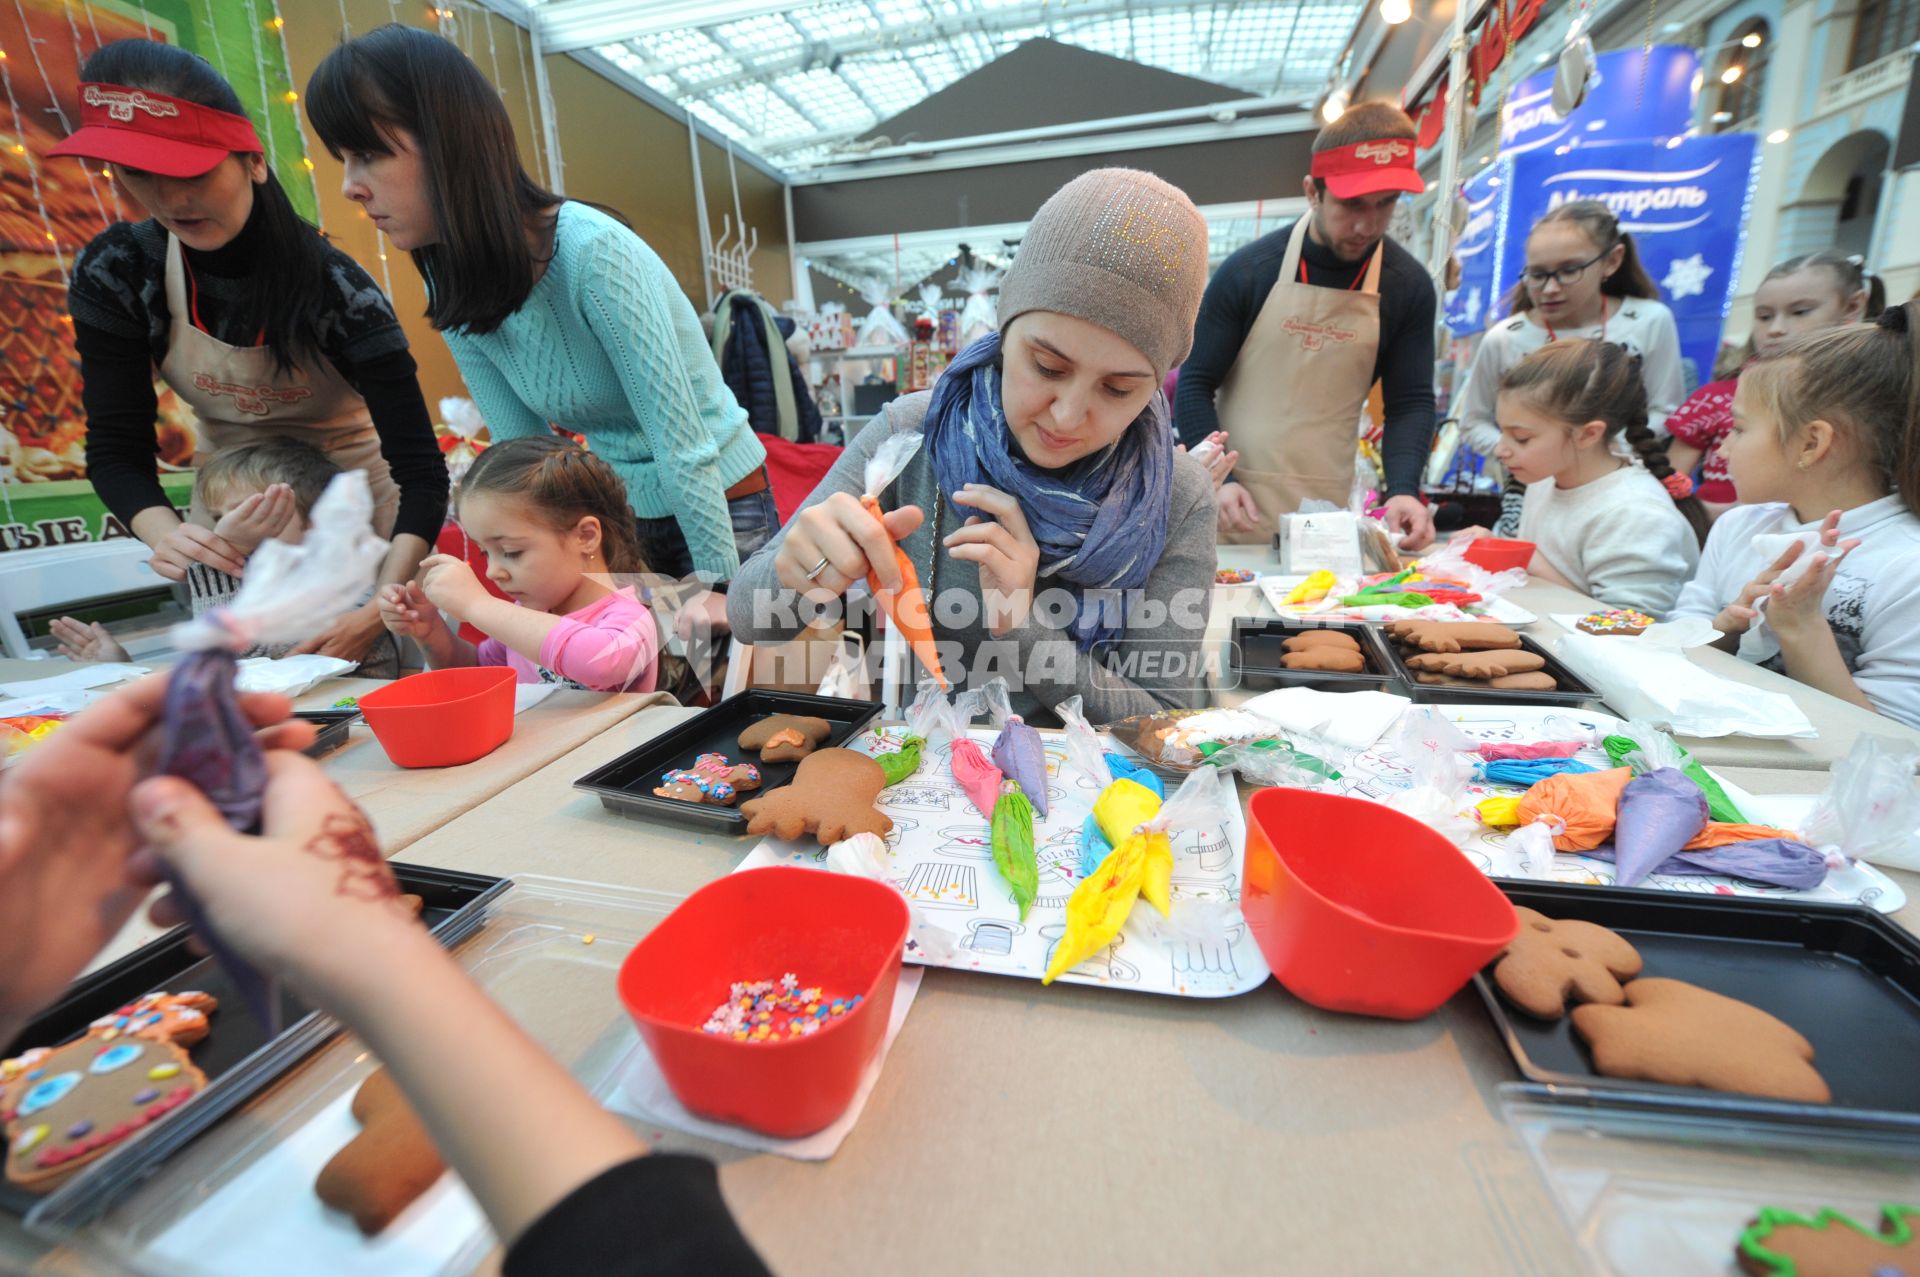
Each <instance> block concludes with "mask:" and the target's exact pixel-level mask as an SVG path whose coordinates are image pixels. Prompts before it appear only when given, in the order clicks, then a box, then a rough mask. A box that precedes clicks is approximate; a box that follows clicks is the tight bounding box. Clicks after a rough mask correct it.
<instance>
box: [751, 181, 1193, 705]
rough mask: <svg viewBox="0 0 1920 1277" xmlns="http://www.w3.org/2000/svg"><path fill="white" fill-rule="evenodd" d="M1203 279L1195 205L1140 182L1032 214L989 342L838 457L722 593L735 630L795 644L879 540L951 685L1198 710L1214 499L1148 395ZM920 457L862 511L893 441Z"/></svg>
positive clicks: (1188, 329)
mask: <svg viewBox="0 0 1920 1277" xmlns="http://www.w3.org/2000/svg"><path fill="white" fill-rule="evenodd" d="M1206 280H1207V228H1206V223H1205V221H1204V220H1203V219H1202V218H1201V216H1200V213H1199V211H1198V210H1197V209H1195V208H1194V206H1193V201H1191V200H1189V199H1188V198H1187V197H1186V195H1185V194H1184V193H1183V192H1181V191H1180V190H1178V189H1177V188H1175V187H1173V186H1170V185H1168V184H1167V183H1166V182H1163V181H1161V180H1160V179H1159V178H1157V177H1155V176H1153V175H1152V174H1151V173H1142V172H1137V171H1134V170H1131V169H1097V170H1095V171H1093V172H1090V173H1085V174H1082V175H1081V176H1080V177H1077V178H1075V179H1074V180H1073V181H1071V182H1069V183H1067V185H1065V186H1064V187H1062V188H1061V189H1060V190H1059V191H1057V192H1055V194H1054V195H1053V196H1052V198H1050V199H1049V200H1047V202H1046V203H1045V204H1044V205H1042V206H1041V208H1040V211H1039V212H1038V213H1036V214H1035V215H1034V218H1033V221H1032V222H1031V224H1030V225H1029V227H1028V230H1027V234H1026V237H1025V239H1024V240H1022V242H1021V245H1020V248H1019V250H1018V252H1017V253H1016V255H1015V257H1014V261H1013V265H1012V267H1011V268H1010V269H1009V270H1008V272H1007V276H1006V280H1005V281H1004V282H1003V283H1002V284H1001V287H1000V331H999V332H998V333H993V334H989V335H988V336H986V337H983V338H981V339H980V340H979V341H977V342H975V343H974V344H973V345H972V346H969V347H968V348H967V349H966V350H964V351H962V352H961V353H960V355H959V356H958V357H957V358H956V359H955V360H954V362H953V363H952V364H951V365H949V366H948V367H947V369H946V371H945V372H943V373H942V374H941V377H940V380H939V381H938V382H937V383H936V384H935V385H934V387H933V389H932V390H931V391H927V392H923V393H920V394H914V395H908V396H906V397H904V398H901V399H896V400H894V401H893V402H892V403H890V404H889V405H887V409H886V411H885V412H883V413H882V414H881V415H880V417H879V418H878V419H877V420H876V421H874V422H873V423H872V424H870V425H869V426H868V427H867V428H866V429H865V430H863V431H861V433H860V434H859V435H858V436H857V437H856V438H855V440H854V442H853V443H852V445H850V446H849V447H848V449H847V451H846V453H845V454H844V455H843V456H842V457H841V458H840V460H839V462H837V463H836V464H835V466H834V468H833V470H832V471H831V472H830V473H829V474H828V475H827V477H826V478H825V479H824V480H822V481H821V484H820V486H819V487H818V488H816V489H815V490H814V492H813V493H812V495H810V496H809V497H808V498H807V501H806V504H805V505H804V506H802V507H801V509H800V511H799V512H798V513H797V514H796V515H795V516H794V517H793V519H792V520H791V521H790V522H789V523H788V524H787V526H786V528H785V529H784V530H783V531H782V532H781V534H780V535H779V536H778V537H777V538H776V539H775V540H774V541H772V542H770V543H769V544H768V545H767V546H765V547H764V548H763V549H762V550H761V551H760V552H759V553H758V554H756V555H754V557H753V558H752V560H750V561H749V562H748V563H747V564H746V565H745V566H744V567H743V568H742V569H741V571H740V575H739V576H738V577H737V578H735V581H734V585H733V588H732V590H731V591H729V594H728V619H729V621H730V622H731V623H732V626H733V632H734V633H735V635H737V636H738V637H740V638H741V639H742V640H744V641H746V642H750V643H763V642H777V641H780V640H782V639H786V638H791V637H793V635H795V634H796V633H798V632H799V630H800V628H801V627H802V626H803V625H804V624H805V623H806V621H807V620H808V619H810V618H809V617H808V616H806V615H805V614H804V613H805V609H804V608H796V604H797V602H798V599H797V597H796V596H800V595H804V596H805V598H806V599H807V600H808V601H809V602H810V603H812V604H814V605H816V606H817V605H820V604H823V603H826V602H828V601H831V600H835V599H838V598H839V597H841V596H843V595H845V594H846V592H847V591H848V590H849V589H850V588H852V586H853V585H854V584H855V583H856V582H863V581H865V580H866V578H867V574H868V572H869V571H873V572H874V573H876V575H877V577H878V580H879V583H880V585H881V587H882V588H883V589H893V588H897V587H898V585H899V584H900V582H899V572H898V569H897V568H896V566H895V558H894V553H893V547H894V543H895V542H896V541H897V542H898V543H899V545H900V547H901V548H902V549H904V550H905V551H906V553H907V556H908V557H909V559H910V560H911V561H912V563H913V565H914V568H915V570H916V572H917V573H918V574H919V578H920V583H921V585H922V586H923V587H925V588H926V590H927V594H928V600H929V603H930V604H931V615H932V620H933V629H934V637H935V639H936V641H937V643H938V644H939V647H940V660H941V665H942V667H943V669H944V671H945V673H946V674H947V676H948V677H949V678H951V679H952V681H953V682H954V683H955V684H956V685H960V686H964V685H967V684H968V683H979V682H982V681H985V680H986V679H989V678H992V677H994V676H996V675H998V676H1004V677H1005V678H1006V679H1007V680H1008V682H1009V684H1011V685H1012V688H1013V691H1014V701H1015V709H1016V710H1020V711H1022V712H1028V711H1031V709H1032V708H1033V707H1034V706H1035V705H1043V706H1047V707H1051V706H1053V705H1056V704H1058V703H1059V702H1060V701H1062V700H1065V699H1066V698H1067V697H1069V696H1074V695H1079V696H1081V697H1082V698H1083V700H1084V704H1085V709H1086V712H1087V714H1088V716H1089V717H1090V718H1092V719H1093V720H1094V721H1095V722H1103V721H1108V720H1111V719H1115V718H1120V717H1123V716H1125V715H1128V714H1137V713H1151V712H1154V711H1156V710H1160V709H1164V708H1167V707H1171V706H1182V705H1190V704H1193V703H1195V702H1196V701H1197V700H1198V698H1199V696H1200V694H1201V692H1202V690H1203V689H1204V687H1205V685H1206V682H1205V672H1204V670H1203V669H1202V668H1201V664H1200V658H1201V655H1202V650H1201V639H1202V636H1203V635H1204V633H1205V630H1206V625H1207V614H1208V610H1209V608H1210V607H1211V602H1212V584H1213V572H1214V527H1215V516H1214V510H1213V489H1212V483H1211V481H1210V479H1209V477H1208V475H1207V472H1206V471H1205V469H1204V468H1203V467H1202V466H1201V465H1200V464H1199V463H1198V462H1195V461H1193V460H1192V459H1191V458H1189V457H1187V456H1186V455H1185V454H1184V453H1177V452H1176V451H1175V448H1174V439H1173V433H1172V430H1171V429H1170V427H1169V423H1168V419H1167V408H1166V402H1165V400H1164V398H1163V397H1162V396H1161V395H1160V383H1161V381H1162V380H1163V379H1164V378H1165V377H1166V375H1167V372H1168V371H1169V370H1170V369H1172V368H1173V367H1175V366H1176V365H1178V364H1179V363H1180V361H1181V360H1182V359H1184V358H1185V357H1186V355H1187V351H1188V349H1189V347H1190V346H1191V345H1192V341H1193V320H1194V315H1195V313H1196V312H1197V311H1198V310H1199V306H1200V295H1201V292H1202V291H1203V290H1204V289H1205V287H1206ZM914 432H920V433H922V434H923V435H924V442H923V443H922V444H921V446H920V447H919V449H918V450H917V451H916V452H915V453H914V455H913V456H912V458H911V460H909V461H908V462H907V465H906V469H905V470H904V471H903V472H902V473H901V474H900V475H899V476H898V478H896V479H895V480H894V481H893V482H892V483H891V484H890V485H888V486H887V488H886V489H885V490H884V491H883V492H881V493H880V504H881V507H882V509H884V510H885V511H887V513H886V515H885V516H884V518H883V519H876V518H874V517H873V516H872V515H871V514H869V513H868V512H867V511H866V510H865V509H864V508H863V507H862V506H861V504H860V501H859V497H860V494H861V493H862V492H863V491H864V490H865V488H866V480H865V474H866V470H867V463H868V462H869V461H871V460H872V459H873V457H874V454H875V452H876V451H877V450H878V449H879V447H880V446H881V444H882V443H883V442H884V441H886V440H887V439H889V438H892V437H895V436H899V435H903V434H911V433H914Z"/></svg>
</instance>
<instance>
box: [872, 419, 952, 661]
mask: <svg viewBox="0 0 1920 1277" xmlns="http://www.w3.org/2000/svg"><path fill="white" fill-rule="evenodd" d="M921 440H922V436H921V434H920V433H919V432H918V431H914V432H912V433H909V434H899V435H894V436H892V437H891V438H889V439H888V440H887V441H886V442H885V443H883V444H881V445H880V446H879V447H878V448H876V449H874V453H873V459H872V460H870V461H868V462H867V470H866V484H867V486H866V491H865V492H863V493H862V494H861V496H860V504H861V506H862V507H864V508H865V510H866V511H867V513H868V514H871V515H872V516H873V518H874V521H875V522H876V523H880V524H881V526H882V527H883V528H884V527H885V523H884V521H883V520H882V519H881V517H880V516H881V515H882V514H883V513H884V511H882V510H881V509H880V494H881V493H882V492H884V491H885V490H886V487H887V485H888V484H890V483H892V482H893V481H894V480H895V479H897V478H899V477H900V472H901V471H902V470H904V469H906V468H907V462H909V461H911V460H912V459H913V454H914V453H916V452H918V451H919V450H920V444H921ZM893 557H894V563H895V566H897V567H898V568H899V570H900V592H899V593H898V594H895V593H893V592H892V591H890V590H883V589H881V588H880V576H879V574H878V573H877V572H868V573H867V588H869V589H871V590H872V591H873V597H874V599H875V600H876V601H878V602H879V604H880V607H881V608H882V610H884V611H885V612H886V614H887V616H888V618H889V619H890V620H892V622H893V623H894V625H895V626H897V627H898V628H899V630H900V633H901V635H902V636H903V637H904V638H905V639H906V640H907V645H908V646H909V647H911V648H912V649H913V654H914V655H915V656H917V657H919V658H920V663H921V664H922V665H924V666H926V667H927V673H929V674H931V675H932V676H933V679H934V681H935V682H936V683H938V684H939V685H940V687H941V689H942V690H943V691H944V690H946V688H947V687H948V686H949V684H948V683H947V676H946V675H945V674H943V673H941V671H940V652H939V649H938V648H937V647H936V646H935V645H934V641H933V618H932V615H931V614H930V613H929V612H928V610H927V592H926V591H925V590H923V589H922V588H920V574H919V573H918V572H915V571H914V569H913V560H912V559H909V558H908V557H907V553H906V551H905V550H902V549H901V548H900V546H899V543H898V542H896V543H895V544H894V547H893Z"/></svg>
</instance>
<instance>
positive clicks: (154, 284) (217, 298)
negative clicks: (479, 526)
mask: <svg viewBox="0 0 1920 1277" xmlns="http://www.w3.org/2000/svg"><path fill="white" fill-rule="evenodd" d="M80 75H81V80H82V83H81V85H80V114H81V127H80V128H79V129H78V130H76V131H75V132H74V134H73V135H72V136H71V137H69V138H67V139H66V140H65V141H64V142H61V143H60V144H59V145H58V146H56V147H54V148H53V150H52V152H51V153H52V154H54V155H73V156H83V157H86V158H88V159H93V160H100V161H103V162H105V163H106V164H107V165H109V166H110V167H111V169H112V172H113V177H114V180H115V181H116V182H117V183H119V185H120V187H121V189H123V190H124V191H125V192H126V193H127V194H128V195H130V196H132V197H133V199H134V200H136V201H138V203H139V204H140V206H141V207H143V208H145V209H146V211H147V213H148V214H149V217H148V219H147V220H146V221H143V222H119V223H116V224H114V225H112V226H109V227H107V229H106V230H104V231H102V232H101V233H100V234H99V235H97V236H96V237H94V240H93V242H92V243H90V244H88V245H87V247H86V248H85V249H84V250H83V251H82V252H81V254H80V256H79V259H78V261H77V262H76V263H75V268H74V272H73V276H72V281H71V284H70V285H69V288H68V305H69V308H70V309H71V311H72V314H73V327H74V340H75V344H76V345H77V346H78V348H79V351H80V371H81V375H82V376H83V378H84V379H85V386H84V389H83V396H84V400H85V403H86V409H87V471H88V477H89V478H90V479H91V480H92V482H93V485H94V490H95V491H96V492H97V493H98V494H99V495H100V499H101V500H102V501H103V502H105V503H106V505H107V508H108V509H110V510H111V511H113V513H114V514H115V515H117V516H118V517H119V518H120V520H121V522H123V523H125V524H126V525H127V526H128V527H129V528H130V529H132V531H133V533H134V534H135V535H136V536H138V537H139V538H140V539H141V540H142V541H145V542H146V543H147V544H148V545H149V546H151V547H152V548H153V558H152V560H151V562H152V564H153V568H154V570H155V571H156V572H159V573H160V574H161V575H162V576H164V577H167V578H168V579H170V580H175V581H178V580H183V579H185V578H186V576H187V574H188V571H189V569H190V568H191V569H195V570H204V569H212V570H215V571H219V572H226V573H232V574H238V572H239V571H240V568H241V565H242V563H243V562H244V560H245V558H246V553H245V548H244V547H241V546H236V545H234V544H233V543H231V542H229V541H228V540H227V539H226V538H223V537H221V536H218V535H216V534H215V533H214V532H213V531H212V523H211V521H210V520H209V518H208V516H207V513H206V512H205V511H204V510H202V509H201V508H200V506H199V503H198V502H197V501H196V503H195V509H194V510H193V512H192V518H191V519H190V520H189V521H185V522H183V521H182V520H181V519H180V517H179V515H178V514H176V513H175V511H174V508H173V505H172V503H171V502H170V501H169V500H168V499H167V495H166V493H165V491H163V490H162V488H161V487H160V482H159V476H158V470H157V465H156V451H157V449H156V441H157V437H158V435H157V432H158V420H159V417H158V412H159V407H158V400H157V398H156V395H155V389H154V375H155V371H156V370H157V371H158V374H159V376H160V378H161V379H162V380H164V381H165V382H166V383H167V385H168V386H169V387H171V388H172V390H173V392H174V393H175V394H176V395H178V396H179V397H180V399H181V400H183V401H184V402H185V403H186V404H187V405H188V406H190V407H191V408H192V409H193V411H194V414H195V416H196V417H197V418H198V419H199V438H198V449H197V459H198V460H205V459H206V458H207V457H208V456H210V455H212V454H214V453H217V452H221V451H224V450H226V449H228V448H234V447H238V446H240V445H242V444H245V443H250V442H254V441H257V440H261V439H265V438H270V437H286V438H293V439H298V440H302V441H305V442H307V443H311V444H313V445H314V446H316V447H318V448H320V449H321V450H322V451H324V452H325V453H326V454H327V455H328V456H329V457H330V458H331V459H332V460H333V461H334V462H336V463H337V464H338V465H340V466H341V467H342V468H343V469H357V470H364V471H365V472H366V474H367V478H368V480H369V481H370V482H371V484H372V486H373V494H374V502H375V523H376V525H377V526H376V530H377V531H379V532H380V533H381V534H382V535H383V536H389V537H392V538H393V549H392V550H391V551H389V552H388V555H387V560H386V563H385V565H384V566H383V568H382V571H381V584H385V583H387V582H389V581H395V582H397V581H405V580H408V579H409V578H410V577H412V576H413V574H414V571H415V569H416V568H417V567H418V566H419V563H420V560H421V558H422V557H424V556H425V555H426V553H427V552H428V549H429V547H430V546H431V544H432V542H433V539H434V537H435V536H436V535H437V534H438V533H439V531H440V525H441V521H442V519H443V518H444V517H445V514H446V503H447V469H446V463H445V460H444V459H443V458H442V457H441V455H440V450H439V448H438V446H437V445H436V442H435V440H434V437H433V426H432V423H431V420H430V419H429V418H428V416H427V406H426V402H425V400H424V399H422V398H421V395H420V385H419V382H418V380H417V379H416V376H415V367H414V362H413V356H412V354H411V353H409V351H408V349H407V339H406V335H405V334H404V333H403V332H402V331H401V330H400V324H399V321H398V320H396V319H395V318H394V314H393V308H392V307H391V306H390V305H389V304H388V302H387V299H386V297H385V296H384V295H382V294H381V292H380V290H379V289H378V288H377V287H375V286H374V282H373V280H372V279H371V278H369V277H368V275H367V273H366V272H365V271H364V270H362V269H361V268H360V267H359V265H358V264H356V263H355V262H354V261H353V259H352V258H350V257H348V256H347V255H346V254H345V253H343V252H341V251H340V250H339V249H337V248H334V247H333V246H332V245H330V244H328V243H327V241H326V240H325V239H324V238H322V237H321V235H320V233H319V232H318V231H317V230H315V229H314V228H313V227H312V226H311V225H309V224H308V223H307V222H306V221H304V220H302V219H301V217H300V215H299V214H298V213H296V212H295V211H294V209H293V206H292V204H290V203H289V202H288V200H287V195H286V192H285V191H284V190H282V189H281V187H280V183H279V181H278V179H276V178H275V177H274V175H273V171H272V170H271V169H270V168H268V167H267V161H266V157H265V156H264V155H263V154H262V151H263V149H264V148H263V146H262V145H261V141H260V137H259V135H258V134H257V133H255V132H254V128H253V124H252V122H251V121H249V120H248V119H247V116H246V114H245V111H244V108H242V106H241V104H240V99H239V97H238V96H237V95H236V94H235V93H234V91H233V87H232V86H231V85H229V84H228V83H227V82H226V81H225V80H224V79H222V78H221V76H220V75H219V73H218V72H216V71H215V70H214V69H213V67H212V66H210V65H209V64H208V63H207V62H206V60H205V59H204V58H201V57H199V56H197V55H196V54H193V53H189V52H187V51H186V50H184V49H179V48H174V47H172V46H170V45H165V44H160V43H158V42H155V41H152V40H120V41H116V42H115V43H112V44H108V45H104V46H102V47H101V48H100V49H99V50H98V51H96V52H95V53H94V55H93V56H92V57H90V58H88V59H87V61H86V65H85V66H83V67H82V68H81V70H80ZM278 499H279V500H286V498H278ZM276 508H277V506H276ZM287 508H288V510H291V509H292V506H291V502H290V501H289V502H288V505H287ZM196 565H197V566H196ZM384 633H385V627H384V626H382V625H381V623H380V613H379V610H378V608H377V606H376V605H374V604H373V603H372V602H371V601H370V602H369V603H368V605H367V606H366V607H363V608H360V609H357V610H356V611H353V612H350V613H348V614H347V615H346V616H345V617H343V618H341V619H340V620H339V621H338V622H336V623H335V624H334V625H333V626H332V627H331V628H330V629H329V630H328V631H327V632H326V633H324V634H322V635H321V636H320V637H318V638H317V639H314V640H311V641H309V642H308V643H307V644H304V645H302V647H300V648H298V649H296V650H298V651H320V652H324V653H326V654H327V655H330V656H338V657H341V658H342V659H345V660H351V661H356V662H357V661H360V660H361V659H363V658H364V657H365V656H366V655H367V654H368V652H369V651H370V650H372V649H373V647H374V644H375V642H376V641H377V640H378V639H380V637H381V636H382V635H383V634H384Z"/></svg>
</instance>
